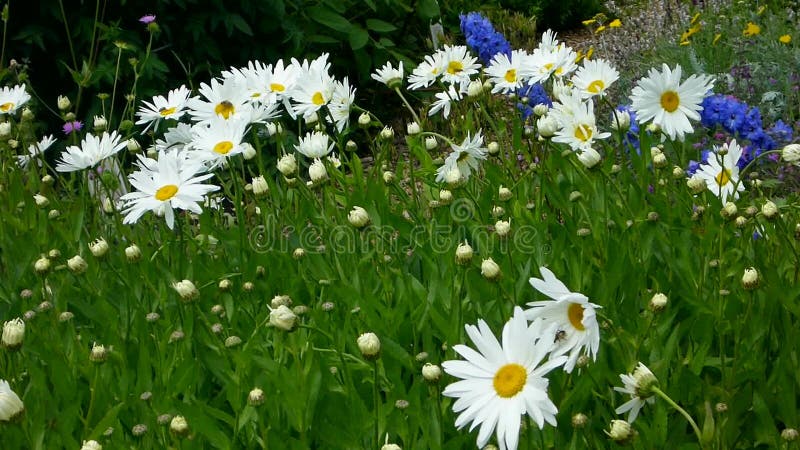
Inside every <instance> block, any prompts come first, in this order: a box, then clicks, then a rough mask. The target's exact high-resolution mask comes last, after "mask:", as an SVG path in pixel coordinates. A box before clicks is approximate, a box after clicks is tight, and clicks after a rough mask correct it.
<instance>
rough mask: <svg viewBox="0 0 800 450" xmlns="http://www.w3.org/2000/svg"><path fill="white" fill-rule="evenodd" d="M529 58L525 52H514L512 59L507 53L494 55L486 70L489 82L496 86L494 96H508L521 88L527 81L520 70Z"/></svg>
mask: <svg viewBox="0 0 800 450" xmlns="http://www.w3.org/2000/svg"><path fill="white" fill-rule="evenodd" d="M529 57H530V55H528V53H527V52H526V51H525V50H514V51H512V52H511V57H510V58H509V57H508V55H506V54H505V53H498V54H496V55H494V57H493V58H492V62H491V63H489V66H488V67H487V68H486V70H485V72H486V75H488V76H489V80H490V81H491V82H492V84H494V87H493V88H492V94H496V93H498V92H502V93H503V94H507V93H509V92H513V91H516V90H517V89H518V88H521V87H522V86H523V84H524V83H525V81H526V80H525V79H524V78H523V77H522V73H520V68H521V67H522V65H523V64H525V60H526V59H527V58H529Z"/></svg>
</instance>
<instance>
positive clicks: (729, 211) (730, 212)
mask: <svg viewBox="0 0 800 450" xmlns="http://www.w3.org/2000/svg"><path fill="white" fill-rule="evenodd" d="M738 211H739V210H738V208H736V203H733V202H726V203H725V206H723V207H722V210H721V211H720V212H719V213H720V215H722V217H724V218H726V219H727V218H729V217H733V216H735V215H736V213H737V212H738Z"/></svg>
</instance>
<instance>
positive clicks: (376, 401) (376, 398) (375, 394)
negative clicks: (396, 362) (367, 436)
mask: <svg viewBox="0 0 800 450" xmlns="http://www.w3.org/2000/svg"><path fill="white" fill-rule="evenodd" d="M372 371H373V380H372V401H373V408H374V410H375V447H374V448H378V447H380V445H381V444H380V442H381V436H380V423H379V417H380V390H379V388H378V360H377V359H376V360H375V361H373V362H372Z"/></svg>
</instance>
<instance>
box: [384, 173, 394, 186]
mask: <svg viewBox="0 0 800 450" xmlns="http://www.w3.org/2000/svg"><path fill="white" fill-rule="evenodd" d="M394 178H395V177H394V172H391V171H388V170H386V171H384V172H383V182H384V183H386V184H392V183H394Z"/></svg>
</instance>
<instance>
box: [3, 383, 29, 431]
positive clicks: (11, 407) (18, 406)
mask: <svg viewBox="0 0 800 450" xmlns="http://www.w3.org/2000/svg"><path fill="white" fill-rule="evenodd" d="M23 411H25V405H24V404H23V403H22V400H21V399H20V398H19V396H18V395H17V394H16V392H14V391H13V390H11V386H10V385H9V384H8V381H6V380H0V422H8V421H11V420H12V419H15V418H16V417H17V416H19V415H20V414H21V413H22V412H23Z"/></svg>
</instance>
